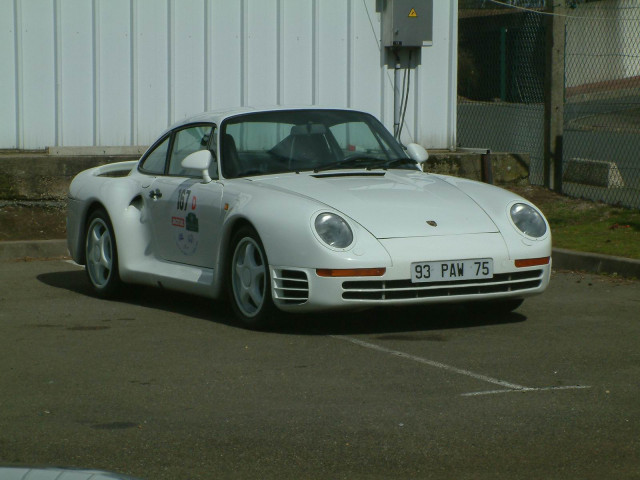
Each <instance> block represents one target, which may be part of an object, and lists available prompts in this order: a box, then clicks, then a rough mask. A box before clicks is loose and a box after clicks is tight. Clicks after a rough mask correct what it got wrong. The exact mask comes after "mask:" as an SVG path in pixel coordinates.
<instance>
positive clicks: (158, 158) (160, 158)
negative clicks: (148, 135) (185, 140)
mask: <svg viewBox="0 0 640 480" xmlns="http://www.w3.org/2000/svg"><path fill="white" fill-rule="evenodd" d="M170 139H171V136H170V135H167V136H166V137H165V138H164V139H163V140H162V141H161V142H160V143H159V144H158V145H157V146H156V147H155V148H154V149H153V150H152V151H151V152H150V153H148V154H147V156H146V157H145V159H144V160H143V161H142V164H141V165H140V170H142V171H143V172H145V173H151V174H153V175H163V174H164V168H165V165H166V163H167V153H168V152H169V143H170V142H169V140H170Z"/></svg>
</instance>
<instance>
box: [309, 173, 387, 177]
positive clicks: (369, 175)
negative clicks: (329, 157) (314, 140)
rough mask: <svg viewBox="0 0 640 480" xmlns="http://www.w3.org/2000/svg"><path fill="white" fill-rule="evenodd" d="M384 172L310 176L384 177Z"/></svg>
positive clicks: (317, 175)
mask: <svg viewBox="0 0 640 480" xmlns="http://www.w3.org/2000/svg"><path fill="white" fill-rule="evenodd" d="M385 175H386V172H342V173H320V174H316V175H311V176H312V177H313V178H336V177H384V176H385Z"/></svg>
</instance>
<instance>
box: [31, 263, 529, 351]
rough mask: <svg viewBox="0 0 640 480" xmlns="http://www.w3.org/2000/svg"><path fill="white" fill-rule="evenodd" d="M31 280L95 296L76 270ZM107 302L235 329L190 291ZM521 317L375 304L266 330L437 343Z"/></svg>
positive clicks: (152, 291) (283, 320)
mask: <svg viewBox="0 0 640 480" xmlns="http://www.w3.org/2000/svg"><path fill="white" fill-rule="evenodd" d="M37 279H38V280H39V281H40V282H42V283H44V284H45V285H49V286H51V287H55V288H61V289H65V290H68V291H71V292H74V293H77V294H79V295H83V296H88V297H93V298H97V297H95V295H94V294H93V291H92V289H91V287H90V285H89V283H88V281H87V278H86V276H85V273H84V271H82V270H74V271H62V272H52V273H44V274H41V275H38V277H37ZM99 300H100V299H99ZM100 301H104V300H100ZM112 301H115V302H122V303H127V304H130V305H137V306H143V307H147V308H153V309H157V310H163V311H166V312H171V313H176V314H181V315H187V316H190V317H193V318H199V319H202V320H207V321H212V322H217V323H221V324H224V325H228V326H231V327H235V328H241V327H240V326H239V325H238V323H237V322H236V321H235V320H234V318H233V314H232V312H231V308H230V307H229V305H228V304H227V303H226V302H223V301H212V300H210V299H207V298H203V297H197V296H194V295H186V294H184V293H177V292H173V291H167V290H162V289H159V288H152V287H144V286H138V285H127V287H126V288H125V289H124V290H123V292H122V293H121V294H120V296H119V297H118V298H117V299H115V300H112ZM526 319H527V317H525V316H524V315H522V314H520V313H518V312H512V313H507V314H490V313H482V312H478V311H476V310H475V309H474V307H473V305H460V304H443V305H421V306H407V307H379V308H372V309H368V310H362V311H338V312H325V313H318V314H313V315H310V314H305V315H288V314H279V315H278V317H277V322H276V324H275V325H274V326H273V327H271V328H270V329H269V331H270V332H272V333H276V334H284V335H354V334H397V335H395V336H397V337H398V339H402V338H404V337H402V335H399V334H400V333H408V332H432V335H433V340H434V341H437V340H438V338H439V337H438V335H437V334H434V333H433V332H434V331H437V330H449V329H455V328H471V327H478V326H490V325H504V324H508V323H519V322H523V321H525V320H526ZM405 339H410V338H409V337H406V338H405Z"/></svg>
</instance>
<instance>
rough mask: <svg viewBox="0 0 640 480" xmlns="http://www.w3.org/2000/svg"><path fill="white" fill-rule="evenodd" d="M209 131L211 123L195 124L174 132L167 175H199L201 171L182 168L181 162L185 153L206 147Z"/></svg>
mask: <svg viewBox="0 0 640 480" xmlns="http://www.w3.org/2000/svg"><path fill="white" fill-rule="evenodd" d="M211 132H212V126H211V125H197V126H194V127H188V128H184V129H182V130H179V131H178V132H176V134H175V138H174V140H173V148H172V150H171V158H170V160H169V175H177V176H200V175H201V172H197V171H189V170H185V169H183V168H182V165H181V164H182V160H184V159H185V157H186V156H187V155H189V154H191V153H193V152H197V151H198V150H205V149H206V148H207V147H208V145H209V139H210V137H211Z"/></svg>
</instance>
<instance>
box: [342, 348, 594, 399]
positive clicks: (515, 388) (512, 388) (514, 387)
mask: <svg viewBox="0 0 640 480" xmlns="http://www.w3.org/2000/svg"><path fill="white" fill-rule="evenodd" d="M330 337H331V338H335V339H338V340H343V341H346V342H350V343H353V344H354V345H359V346H361V347H364V348H368V349H370V350H376V351H378V352H383V353H387V354H389V355H394V356H396V357H401V358H406V359H407V360H412V361H414V362H418V363H422V364H424V365H429V366H431V367H435V368H440V369H442V370H446V371H449V372H453V373H457V374H459V375H465V376H467V377H471V378H474V379H476V380H480V381H482V382H487V383H492V384H494V385H500V386H501V387H505V389H506V390H488V391H483V392H472V393H463V394H462V396H464V397H470V396H479V395H495V394H498V393H510V392H541V391H547V390H571V389H584V388H591V387H588V386H586V385H571V386H561V387H542V388H535V387H525V386H524V385H518V384H517V383H511V382H506V381H504V380H500V379H497V378H493V377H489V376H487V375H482V374H480V373H475V372H471V371H469V370H463V369H461V368H457V367H453V366H451V365H447V364H444V363H440V362H436V361H433V360H429V359H427V358H423V357H418V356H416V355H411V354H408V353H405V352H401V351H399V350H391V349H389V348H384V347H381V346H379V345H375V344H373V343H369V342H365V341H363V340H358V339H356V338H352V337H347V336H344V335H330Z"/></svg>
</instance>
